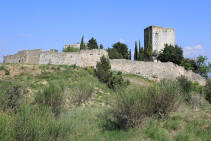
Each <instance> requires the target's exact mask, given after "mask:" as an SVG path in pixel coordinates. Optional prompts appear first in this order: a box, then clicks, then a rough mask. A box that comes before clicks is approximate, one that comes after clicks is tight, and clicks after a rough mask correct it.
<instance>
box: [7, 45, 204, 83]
mask: <svg viewBox="0 0 211 141" xmlns="http://www.w3.org/2000/svg"><path fill="white" fill-rule="evenodd" d="M103 55H104V56H106V57H108V53H107V51H106V50H104V49H93V50H81V51H80V52H55V51H42V50H31V51H21V52H18V53H17V54H15V55H10V56H4V63H18V64H55V65H76V66H79V67H96V64H97V62H99V61H100V58H101V57H102V56H103ZM110 62H111V69H112V70H113V71H122V72H124V73H131V74H136V75H140V76H143V77H145V78H148V79H150V80H156V81H159V80H162V79H176V78H177V77H178V76H181V75H184V76H185V77H187V78H188V79H189V80H191V81H197V82H199V83H200V84H201V85H205V83H206V80H205V79H204V78H203V77H201V76H200V75H198V74H196V73H194V72H192V71H186V70H185V69H184V68H183V67H181V66H177V65H175V64H173V63H171V62H168V63H160V62H144V61H131V60H124V59H112V60H110Z"/></svg>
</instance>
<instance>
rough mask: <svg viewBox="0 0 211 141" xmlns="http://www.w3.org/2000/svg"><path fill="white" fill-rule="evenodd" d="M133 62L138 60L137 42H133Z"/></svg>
mask: <svg viewBox="0 0 211 141" xmlns="http://www.w3.org/2000/svg"><path fill="white" fill-rule="evenodd" d="M134 60H138V48H137V42H135V53H134Z"/></svg>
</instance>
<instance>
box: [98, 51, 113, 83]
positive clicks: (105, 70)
mask: <svg viewBox="0 0 211 141" xmlns="http://www.w3.org/2000/svg"><path fill="white" fill-rule="evenodd" d="M110 70H111V64H110V61H109V59H108V58H106V57H105V56H104V55H103V56H102V57H101V58H100V62H98V63H97V65H96V76H97V77H98V78H99V80H100V81H102V82H106V83H107V82H108V80H109V78H110V77H111V71H110Z"/></svg>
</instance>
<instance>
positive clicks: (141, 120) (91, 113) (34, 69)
mask: <svg viewBox="0 0 211 141" xmlns="http://www.w3.org/2000/svg"><path fill="white" fill-rule="evenodd" d="M103 62H104V63H103ZM106 64H107V65H106ZM108 64H109V62H108V61H107V60H106V59H105V58H104V59H103V58H101V62H100V63H99V65H98V67H97V69H96V70H94V69H93V68H79V67H76V66H63V65H61V66H56V65H17V64H10V65H1V66H2V67H3V68H4V69H6V70H8V71H9V75H6V74H5V73H4V70H3V69H2V70H0V72H3V73H0V139H1V140H2V141H14V140H16V141H23V140H30V141H31V140H41V141H46V140H57V141H60V140H61V141H63V140H87V141H89V140H90V141H93V140H108V141H112V140H113V141H116V140H121V141H126V140H137V141H138V140H157V141H161V140H162V141H165V140H166V141H169V140H184V141H191V140H199V141H200V140H201V141H206V140H210V137H211V136H210V133H211V120H210V119H211V118H210V117H211V112H210V110H211V104H209V102H208V99H209V97H210V96H209V94H210V81H208V82H207V85H206V86H205V88H203V87H202V86H200V85H199V84H197V83H191V82H189V81H188V80H186V78H184V77H181V78H178V80H177V81H168V80H163V81H161V82H160V83H157V82H153V81H149V80H147V79H144V78H142V77H140V76H136V75H131V74H121V73H119V74H118V72H111V71H110V69H109V65H108ZM106 66H107V67H106ZM106 68H107V69H106ZM14 70H15V71H14ZM99 70H100V71H99ZM98 71H99V72H98ZM105 72H109V73H110V74H112V76H113V75H114V76H115V77H116V75H119V76H118V79H114V80H115V81H114V80H113V77H109V78H106V76H107V75H105V74H107V73H105ZM104 75H105V76H104ZM99 76H104V77H102V78H101V77H99ZM108 76H110V75H108ZM119 78H121V79H119ZM101 79H102V80H108V79H111V80H113V81H114V82H115V84H119V82H122V81H119V80H124V82H126V80H130V81H131V82H130V83H128V84H127V85H126V86H127V87H126V86H125V85H123V86H121V87H119V86H118V87H116V86H115V87H116V88H114V89H113V87H109V85H108V81H102V80H101ZM116 80H118V81H116ZM186 93H188V97H187V94H186ZM187 98H188V101H187ZM206 99H207V100H206Z"/></svg>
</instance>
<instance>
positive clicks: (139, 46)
mask: <svg viewBox="0 0 211 141" xmlns="http://www.w3.org/2000/svg"><path fill="white" fill-rule="evenodd" d="M140 51H141V42H140V40H139V43H138V60H139V61H140V60H141V54H140Z"/></svg>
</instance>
